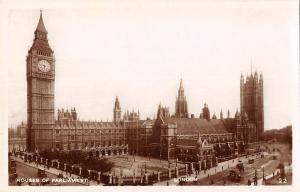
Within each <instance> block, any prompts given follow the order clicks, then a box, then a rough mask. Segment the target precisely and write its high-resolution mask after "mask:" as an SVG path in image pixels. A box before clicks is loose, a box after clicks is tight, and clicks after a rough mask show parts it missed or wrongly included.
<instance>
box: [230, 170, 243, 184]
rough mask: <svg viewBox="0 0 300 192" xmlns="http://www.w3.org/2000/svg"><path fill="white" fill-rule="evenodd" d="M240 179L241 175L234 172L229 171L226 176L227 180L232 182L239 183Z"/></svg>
mask: <svg viewBox="0 0 300 192" xmlns="http://www.w3.org/2000/svg"><path fill="white" fill-rule="evenodd" d="M241 179H242V177H241V175H240V174H239V173H237V171H235V170H231V171H230V172H229V175H228V180H230V181H233V182H240V181H241Z"/></svg>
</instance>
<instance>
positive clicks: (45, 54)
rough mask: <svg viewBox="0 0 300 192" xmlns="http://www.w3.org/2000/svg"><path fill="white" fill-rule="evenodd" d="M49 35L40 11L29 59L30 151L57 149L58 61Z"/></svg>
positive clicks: (27, 73) (28, 139)
mask: <svg viewBox="0 0 300 192" xmlns="http://www.w3.org/2000/svg"><path fill="white" fill-rule="evenodd" d="M47 34H48V32H47V30H46V27H45V25H44V21H43V15H42V11H41V12H40V18H39V22H38V25H37V28H36V30H35V32H34V40H33V44H32V46H31V48H30V49H29V50H28V55H27V59H26V63H27V67H26V77H27V121H28V122H27V123H28V128H27V142H26V145H27V150H28V151H36V150H38V151H41V150H43V149H46V148H48V149H49V148H52V147H54V135H53V134H54V132H53V131H54V123H55V121H54V80H55V59H54V53H53V50H52V49H51V48H50V45H49V43H48V38H47Z"/></svg>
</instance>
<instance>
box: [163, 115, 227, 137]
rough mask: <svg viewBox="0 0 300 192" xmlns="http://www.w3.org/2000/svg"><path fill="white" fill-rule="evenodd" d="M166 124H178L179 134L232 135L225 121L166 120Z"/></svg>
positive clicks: (196, 119)
mask: <svg viewBox="0 0 300 192" xmlns="http://www.w3.org/2000/svg"><path fill="white" fill-rule="evenodd" d="M164 122H165V123H172V124H177V133H178V134H197V133H198V132H200V134H222V133H230V132H229V128H228V127H226V125H225V123H224V121H223V120H220V119H212V120H210V121H208V120H206V119H198V118H190V119H189V118H166V119H164Z"/></svg>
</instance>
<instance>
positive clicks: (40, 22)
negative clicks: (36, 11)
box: [36, 11, 47, 33]
mask: <svg viewBox="0 0 300 192" xmlns="http://www.w3.org/2000/svg"><path fill="white" fill-rule="evenodd" d="M36 30H37V31H41V32H45V33H47V30H46V27H45V25H44V21H43V14H42V11H41V14H40V19H39V23H38V25H37V27H36Z"/></svg>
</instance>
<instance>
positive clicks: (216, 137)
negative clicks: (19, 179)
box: [9, 12, 264, 160]
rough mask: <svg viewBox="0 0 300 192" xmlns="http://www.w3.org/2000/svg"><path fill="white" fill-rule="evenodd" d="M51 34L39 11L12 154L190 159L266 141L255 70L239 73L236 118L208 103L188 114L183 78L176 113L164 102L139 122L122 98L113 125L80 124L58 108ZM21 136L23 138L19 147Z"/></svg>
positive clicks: (259, 77) (260, 86)
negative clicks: (23, 114) (22, 117)
mask: <svg viewBox="0 0 300 192" xmlns="http://www.w3.org/2000/svg"><path fill="white" fill-rule="evenodd" d="M47 35H48V32H47V30H46V27H45V25H44V22H43V16H42V12H41V14H40V18H39V21H38V25H37V28H36V30H35V32H34V40H33V44H32V46H31V48H30V49H29V50H28V55H27V59H26V63H27V65H26V66H27V67H26V71H27V72H26V77H27V123H22V126H18V130H15V129H9V148H10V149H9V151H12V150H26V151H28V152H40V151H42V150H44V149H53V148H57V149H59V150H72V149H88V150H91V151H94V152H95V155H97V156H99V157H101V156H106V155H122V154H127V153H129V154H139V155H151V156H153V157H159V158H164V159H172V158H177V159H179V160H192V159H193V158H194V157H195V156H196V155H198V156H200V157H204V156H206V155H212V154H215V153H218V154H219V155H222V154H223V153H225V152H227V153H228V151H230V152H231V153H234V152H236V151H237V150H238V149H239V148H241V147H242V146H244V145H247V144H250V143H253V142H257V141H260V140H261V139H262V133H263V132H264V106H263V76H262V74H260V75H258V74H257V72H255V73H254V74H252V73H251V75H250V76H247V77H246V78H244V76H243V75H241V78H240V110H237V111H236V113H235V115H234V116H233V117H231V116H230V112H229V110H228V111H227V115H225V114H223V111H222V110H221V112H220V115H219V117H218V118H217V116H216V114H213V115H212V117H211V114H210V111H209V108H208V104H205V105H204V106H203V108H202V109H201V110H199V111H200V114H199V115H194V114H189V112H188V101H187V99H186V97H185V94H184V91H185V90H184V86H183V81H182V80H181V81H180V85H179V89H178V96H177V98H176V102H175V113H174V114H173V115H171V114H170V111H169V108H168V107H164V106H162V105H161V104H160V105H159V106H158V108H157V113H156V117H155V118H153V119H150V118H148V119H144V120H142V119H140V114H139V111H138V112H135V111H130V112H129V111H125V112H123V114H122V110H121V103H120V100H119V98H118V97H116V98H115V101H114V108H113V109H112V111H113V120H112V121H111V122H107V121H82V120H79V116H80V115H79V113H78V112H77V110H76V108H75V107H73V108H71V109H58V110H55V107H54V103H55V92H54V86H55V83H56V82H55V57H54V51H53V50H52V49H51V47H50V45H49V43H48V37H47ZM55 113H56V115H55ZM19 129H20V130H19ZM21 133H22V135H20V134H21ZM17 138H23V140H18V143H16V142H14V141H16V139H17ZM22 141H23V142H22ZM158 151H159V153H158Z"/></svg>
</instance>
